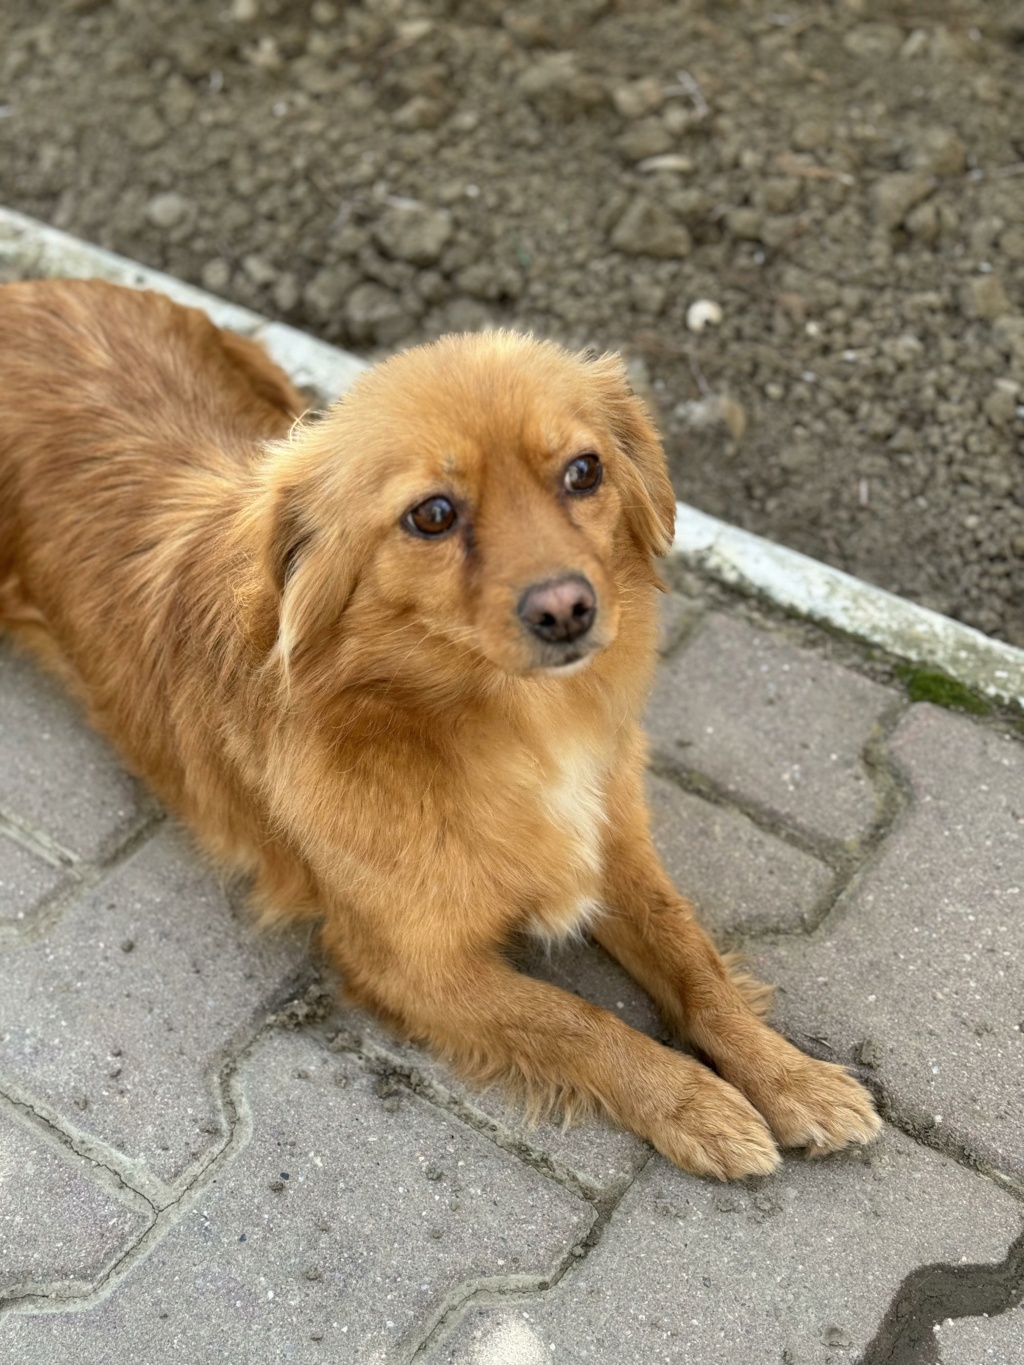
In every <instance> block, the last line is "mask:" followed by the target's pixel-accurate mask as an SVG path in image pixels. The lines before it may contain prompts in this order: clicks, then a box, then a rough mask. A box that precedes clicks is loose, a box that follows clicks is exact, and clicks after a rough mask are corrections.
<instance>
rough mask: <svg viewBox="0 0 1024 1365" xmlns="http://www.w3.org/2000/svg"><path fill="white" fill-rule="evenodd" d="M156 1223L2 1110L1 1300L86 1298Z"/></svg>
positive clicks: (81, 1163) (84, 1164)
mask: <svg viewBox="0 0 1024 1365" xmlns="http://www.w3.org/2000/svg"><path fill="white" fill-rule="evenodd" d="M137 1204H138V1205H139V1206H141V1205H142V1201H141V1200H138V1201H137ZM150 1222H151V1217H150V1216H149V1215H148V1214H147V1211H146V1210H145V1209H144V1208H143V1207H136V1206H135V1205H133V1204H130V1203H126V1202H125V1200H124V1199H123V1198H118V1197H117V1196H116V1195H114V1194H112V1193H111V1192H110V1191H109V1190H107V1189H104V1188H102V1187H101V1186H100V1185H98V1184H97V1183H96V1180H95V1177H94V1174H93V1171H92V1168H91V1167H90V1164H89V1163H88V1162H86V1161H83V1160H82V1159H81V1158H80V1157H77V1156H75V1155H74V1154H73V1153H72V1152H70V1151H67V1150H62V1149H60V1148H58V1147H56V1146H54V1145H52V1144H50V1143H48V1142H47V1141H46V1140H45V1139H44V1138H43V1137H42V1136H41V1135H40V1134H39V1133H37V1132H35V1131H33V1130H32V1129H31V1128H29V1127H28V1126H27V1125H26V1124H24V1123H22V1122H19V1121H18V1120H17V1119H15V1118H14V1117H13V1116H12V1115H11V1114H9V1113H6V1112H4V1111H2V1110H0V1298H2V1297H3V1296H5V1295H14V1294H27V1293H44V1294H49V1293H53V1292H57V1288H58V1286H59V1287H60V1289H61V1290H62V1291H63V1292H65V1293H70V1292H74V1291H76V1290H77V1291H78V1292H81V1291H82V1290H83V1289H86V1288H88V1287H89V1286H90V1285H91V1284H93V1283H94V1282H95V1281H96V1280H97V1279H98V1278H99V1277H100V1276H101V1275H102V1274H103V1273H104V1272H105V1271H106V1270H107V1269H109V1267H110V1266H111V1265H112V1264H113V1263H114V1262H115V1261H116V1260H117V1259H119V1257H120V1256H121V1255H123V1253H124V1252H125V1251H127V1250H128V1248H129V1246H130V1245H131V1244H132V1243H133V1242H134V1241H136V1240H137V1238H138V1237H140V1236H141V1235H142V1233H143V1232H144V1231H145V1229H146V1227H147V1226H148V1225H149V1223H150Z"/></svg>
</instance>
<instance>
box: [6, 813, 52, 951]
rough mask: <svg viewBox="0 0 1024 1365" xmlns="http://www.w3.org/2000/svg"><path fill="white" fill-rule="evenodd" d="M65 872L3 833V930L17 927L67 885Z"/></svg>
mask: <svg viewBox="0 0 1024 1365" xmlns="http://www.w3.org/2000/svg"><path fill="white" fill-rule="evenodd" d="M67 880H68V874H67V871H66V870H65V869H62V868H59V867H55V866H54V865H53V864H52V863H48V862H46V861H44V859H42V858H40V857H39V856H38V855H37V854H35V853H33V852H32V851H31V850H30V849H27V848H25V847H23V846H22V845H21V844H19V843H15V842H14V840H13V839H9V838H7V837H6V836H5V835H4V832H3V830H0V927H3V926H5V925H7V926H11V927H17V926H18V925H20V924H21V923H22V922H23V921H24V920H25V919H27V918H28V916H29V915H30V914H31V913H32V911H33V910H34V909H35V908H36V906H38V905H40V904H41V903H42V902H43V901H45V900H46V899H47V898H48V897H49V896H52V895H53V893H54V892H55V891H56V890H57V888H58V887H60V886H61V885H62V884H64V883H66V882H67Z"/></svg>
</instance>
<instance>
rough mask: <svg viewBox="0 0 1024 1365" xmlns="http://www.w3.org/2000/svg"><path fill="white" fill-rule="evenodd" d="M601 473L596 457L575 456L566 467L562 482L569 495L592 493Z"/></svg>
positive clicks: (599, 462) (599, 463) (599, 480)
mask: <svg viewBox="0 0 1024 1365" xmlns="http://www.w3.org/2000/svg"><path fill="white" fill-rule="evenodd" d="M603 472H604V471H603V469H602V468H601V461H600V460H599V459H598V458H597V456H596V455H577V456H576V458H575V460H570V461H569V463H568V464H567V465H566V467H565V474H564V475H563V476H562V481H563V483H564V484H565V486H566V488H567V489H568V490H569V492H570V493H593V491H594V489H595V488H596V487H597V485H598V484H599V483H600V482H601V475H602V474H603Z"/></svg>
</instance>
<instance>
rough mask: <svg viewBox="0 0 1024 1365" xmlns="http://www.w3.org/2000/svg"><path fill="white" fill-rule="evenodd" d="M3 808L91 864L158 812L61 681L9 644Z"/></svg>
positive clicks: (1, 676)
mask: <svg viewBox="0 0 1024 1365" xmlns="http://www.w3.org/2000/svg"><path fill="white" fill-rule="evenodd" d="M0 809H2V810H6V811H8V812H10V813H11V815H12V816H13V817H15V818H16V819H17V820H18V822H19V823H27V824H28V825H30V826H31V827H33V828H35V829H38V830H41V831H43V833H44V834H46V835H48V836H49V837H50V838H51V839H52V840H54V841H56V843H57V844H58V845H60V847H62V848H64V849H68V850H69V851H70V852H72V853H74V854H76V855H77V856H78V857H80V858H84V859H86V860H87V861H95V860H97V859H102V858H105V857H107V856H108V855H109V854H110V853H112V852H113V851H114V850H115V849H116V848H117V847H118V846H119V845H121V844H123V843H124V841H125V840H126V839H128V838H130V837H131V835H132V834H133V833H134V832H135V831H136V830H137V829H138V828H139V827H140V826H141V825H142V824H144V823H145V821H146V820H148V819H150V818H151V816H152V812H153V810H154V809H155V807H154V805H153V803H152V801H151V800H150V798H149V797H148V796H147V795H146V794H145V792H144V791H143V789H142V787H141V785H140V784H139V783H138V782H136V781H135V780H134V779H133V778H131V777H129V776H128V774H127V773H126V772H125V771H124V769H123V768H122V766H121V765H120V763H119V762H118V759H117V757H116V755H115V754H114V753H113V751H112V750H111V748H110V746H109V745H108V744H107V743H106V741H105V740H103V739H101V738H100V736H99V735H97V734H95V733H93V731H92V730H90V729H89V727H88V726H87V725H86V723H85V721H84V720H83V719H82V716H81V712H80V711H79V710H78V709H77V708H76V706H75V705H74V704H73V703H72V702H71V700H70V699H69V698H68V697H67V696H66V695H65V694H64V692H63V691H62V690H61V688H60V687H59V686H58V684H57V683H56V682H55V681H54V680H53V679H52V678H50V677H49V676H47V675H46V674H45V673H43V671H42V670H41V669H39V668H37V667H36V666H35V664H33V663H32V662H31V661H30V660H29V659H28V658H26V657H25V656H24V655H22V654H19V653H17V652H15V650H14V649H13V648H12V647H11V646H10V645H9V644H6V643H0Z"/></svg>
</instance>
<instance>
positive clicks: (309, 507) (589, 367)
mask: <svg viewBox="0 0 1024 1365" xmlns="http://www.w3.org/2000/svg"><path fill="white" fill-rule="evenodd" d="M264 477H265V480H266V484H265V492H264V498H263V502H262V505H263V507H264V509H265V514H264V522H265V532H264V534H265V536H266V540H265V561H266V562H265V570H266V573H267V574H268V575H269V578H270V580H271V583H272V588H273V591H274V592H275V593H276V594H277V596H278V601H279V618H278V619H279V626H278V636H277V644H276V649H277V651H278V654H279V656H280V657H281V659H282V661H283V662H284V664H285V665H286V666H287V667H294V668H298V667H299V666H300V664H301V663H302V662H303V660H307V661H310V660H314V661H315V662H314V663H313V666H314V667H315V668H317V669H318V670H319V669H322V668H324V667H328V668H331V669H338V668H341V670H342V671H343V672H345V673H349V674H351V673H352V672H353V671H354V672H355V673H357V674H358V675H359V676H360V678H361V679H363V680H366V679H367V678H368V677H369V676H375V677H376V678H378V679H379V680H380V681H382V682H383V681H388V680H389V679H390V678H398V677H399V676H401V677H402V678H403V679H406V680H407V679H409V678H415V677H417V676H418V677H419V679H420V681H421V682H422V684H423V686H424V687H425V688H429V687H430V686H431V685H433V684H435V683H438V684H439V683H440V676H441V675H443V674H452V673H457V674H459V675H460V676H463V677H466V676H468V675H472V674H474V673H479V671H480V670H481V669H483V670H485V671H486V670H489V671H490V672H491V673H492V674H493V673H494V671H495V670H498V671H499V673H501V674H505V675H508V674H513V675H529V674H537V673H548V674H551V673H563V674H564V673H569V672H572V671H575V670H576V669H578V668H581V667H583V666H585V664H586V662H587V661H588V660H590V659H591V658H592V657H593V656H594V655H595V654H597V653H598V652H599V651H601V650H603V649H605V648H607V647H608V646H609V645H611V644H612V642H613V641H614V640H615V638H616V635H617V632H618V630H619V625H620V617H621V614H622V611H623V609H624V604H625V603H627V602H628V601H629V599H630V596H631V594H632V595H635V594H638V593H640V592H649V587H650V584H651V583H652V581H654V579H655V576H654V574H653V570H652V565H651V561H652V557H653V556H655V555H659V554H663V553H665V552H666V551H667V550H668V548H669V545H670V544H671V539H672V529H673V520H674V513H675V501H674V496H673V493H672V488H671V485H670V484H669V480H668V475H667V472H666V468H665V459H664V455H663V453H662V450H661V447H660V444H659V442H658V438H657V435H656V433H655V431H654V429H653V427H652V425H651V423H650V420H649V418H648V416H647V414H646V411H645V409H644V407H643V404H642V403H641V402H640V400H639V399H637V398H636V397H635V396H634V395H633V394H632V393H631V392H630V391H629V388H628V386H627V384H626V382H625V378H624V375H623V370H622V366H621V363H620V362H619V360H618V359H617V358H616V357H614V356H603V357H601V358H600V359H597V360H587V359H585V358H581V357H575V356H572V355H569V354H568V353H567V352H565V351H563V350H562V349H561V348H559V347H558V346H556V345H554V344H552V343H550V342H539V341H535V340H533V339H531V338H528V337H524V336H520V335H517V334H513V333H508V332H495V333H486V334H482V335H467V336H450V337H445V338H443V339H442V340H441V341H438V342H436V343H434V344H432V345H428V346H423V347H419V348H417V349H414V350H410V351H406V352H404V353H402V354H400V355H397V356H395V357H393V358H392V359H390V360H388V361H387V362H385V363H384V364H382V365H380V366H379V367H377V368H376V369H374V370H371V371H369V372H368V373H367V374H366V375H364V376H363V377H362V378H360V379H359V380H358V381H357V383H356V384H355V386H354V387H353V389H352V390H351V391H350V393H349V394H348V395H346V397H345V398H344V399H342V401H341V402H340V403H338V404H337V405H336V407H335V408H333V409H332V410H331V412H330V413H328V414H327V416H326V417H325V418H324V419H323V420H322V421H320V422H317V423H314V424H312V425H310V426H308V427H306V428H303V429H301V430H299V431H298V432H297V433H296V434H295V436H293V438H292V440H291V441H289V442H288V443H286V444H284V445H280V446H277V447H273V448H272V449H271V450H270V452H269V454H268V462H267V466H266V469H265V471H264ZM440 685H443V684H440Z"/></svg>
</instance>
